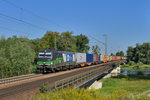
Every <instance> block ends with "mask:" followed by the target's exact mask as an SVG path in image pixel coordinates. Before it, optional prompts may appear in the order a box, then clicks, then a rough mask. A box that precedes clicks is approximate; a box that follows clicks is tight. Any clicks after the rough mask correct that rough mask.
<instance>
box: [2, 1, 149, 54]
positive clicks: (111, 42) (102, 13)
mask: <svg viewBox="0 0 150 100" xmlns="http://www.w3.org/2000/svg"><path fill="white" fill-rule="evenodd" d="M20 8H23V10H21V9H20ZM0 14H4V15H8V16H11V17H15V18H17V19H19V20H23V21H25V22H29V23H30V24H32V25H29V24H25V23H22V22H19V21H16V20H13V19H9V18H7V17H6V16H5V17H4V16H2V15H0V35H4V36H5V37H11V36H13V35H17V36H20V35H22V36H28V37H29V38H30V39H34V38H41V37H42V36H43V35H44V34H45V33H46V31H47V30H50V31H58V32H64V31H67V30H68V31H73V32H74V35H79V34H80V33H82V34H85V35H87V36H88V37H89V39H90V44H89V45H90V46H91V45H95V44H98V45H99V46H100V48H102V51H101V52H102V53H104V45H103V44H101V43H99V42H98V41H96V40H99V41H102V42H104V41H105V39H104V36H103V34H107V35H108V54H110V52H113V53H115V52H117V51H119V50H123V51H126V50H127V47H128V46H135V44H136V43H143V42H150V27H149V26H150V0H7V1H6V0H0ZM35 14H36V15H35ZM33 25H36V26H33ZM91 36H94V37H95V38H96V40H95V39H92V37H91Z"/></svg>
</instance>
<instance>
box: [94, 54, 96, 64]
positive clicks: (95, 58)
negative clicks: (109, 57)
mask: <svg viewBox="0 0 150 100" xmlns="http://www.w3.org/2000/svg"><path fill="white" fill-rule="evenodd" d="M93 62H96V55H94V54H93Z"/></svg>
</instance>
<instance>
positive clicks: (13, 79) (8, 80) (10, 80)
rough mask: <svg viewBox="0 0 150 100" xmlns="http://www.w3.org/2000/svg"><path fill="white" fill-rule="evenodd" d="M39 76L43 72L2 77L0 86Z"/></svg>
mask: <svg viewBox="0 0 150 100" xmlns="http://www.w3.org/2000/svg"><path fill="white" fill-rule="evenodd" d="M39 76H42V74H27V75H21V76H15V77H10V78H4V79H0V86H2V85H7V84H11V83H14V82H18V81H22V80H27V79H32V78H36V77H39Z"/></svg>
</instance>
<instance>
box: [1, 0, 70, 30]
mask: <svg viewBox="0 0 150 100" xmlns="http://www.w3.org/2000/svg"><path fill="white" fill-rule="evenodd" d="M3 1H4V2H6V3H8V4H10V5H12V6H14V7H16V8H18V9H20V10H21V12H23V11H26V12H28V13H30V14H31V15H33V16H35V17H37V18H39V19H42V20H45V21H46V22H51V23H53V24H55V25H56V26H58V27H60V28H64V29H67V28H66V27H64V26H62V25H59V24H57V23H55V22H52V21H50V20H48V19H46V18H44V17H41V16H39V15H37V14H35V13H34V12H32V11H30V10H27V9H24V8H22V7H20V6H18V5H16V4H14V3H12V2H10V1H8V0H3Z"/></svg>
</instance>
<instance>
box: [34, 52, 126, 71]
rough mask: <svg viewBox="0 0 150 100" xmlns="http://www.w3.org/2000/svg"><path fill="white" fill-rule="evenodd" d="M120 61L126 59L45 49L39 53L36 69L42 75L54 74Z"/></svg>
mask: <svg viewBox="0 0 150 100" xmlns="http://www.w3.org/2000/svg"><path fill="white" fill-rule="evenodd" d="M121 59H126V57H119V56H108V55H93V54H86V53H77V52H68V51H57V50H50V49H47V50H41V51H40V52H39V54H38V61H37V64H38V65H37V69H38V70H40V72H42V73H45V72H55V71H59V70H65V69H71V68H75V67H84V66H89V65H93V64H99V63H106V62H109V61H114V60H121Z"/></svg>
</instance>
